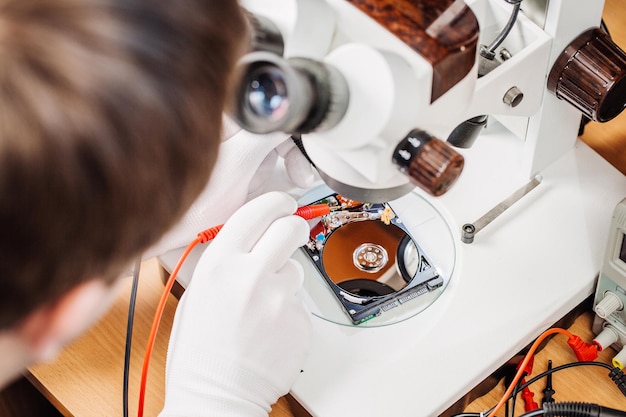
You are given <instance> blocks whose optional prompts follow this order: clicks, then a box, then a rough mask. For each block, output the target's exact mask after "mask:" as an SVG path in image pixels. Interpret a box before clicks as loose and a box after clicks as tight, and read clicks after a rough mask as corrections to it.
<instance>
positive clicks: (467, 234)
mask: <svg viewBox="0 0 626 417" xmlns="http://www.w3.org/2000/svg"><path fill="white" fill-rule="evenodd" d="M541 180H542V177H541V175H536V176H535V177H534V178H533V179H532V180H530V181H529V182H528V184H526V185H524V186H523V187H521V188H520V189H519V190H517V191H515V192H514V193H513V194H511V195H510V196H509V197H507V198H506V199H504V200H503V201H502V202H501V203H499V204H498V205H497V206H495V207H494V208H492V209H491V210H489V211H488V212H487V213H485V214H483V215H482V217H481V218H479V219H478V220H476V221H475V222H474V223H465V224H464V225H463V227H462V228H461V241H462V242H463V243H472V242H473V241H474V237H475V236H476V233H478V232H480V231H481V230H482V229H483V228H484V227H485V226H487V225H488V224H489V223H491V222H492V221H493V220H495V219H496V218H497V217H498V216H499V215H501V214H502V213H504V211H505V210H506V209H508V208H509V207H511V206H512V205H513V204H515V202H517V201H518V200H519V199H520V198H522V197H524V196H525V195H526V194H528V193H529V192H530V191H531V190H533V189H534V188H535V187H536V186H538V185H539V184H541Z"/></svg>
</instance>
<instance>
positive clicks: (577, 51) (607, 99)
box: [548, 28, 626, 122]
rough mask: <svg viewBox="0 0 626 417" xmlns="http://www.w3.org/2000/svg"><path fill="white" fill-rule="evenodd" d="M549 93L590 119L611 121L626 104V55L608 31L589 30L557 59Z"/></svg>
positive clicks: (549, 82)
mask: <svg viewBox="0 0 626 417" xmlns="http://www.w3.org/2000/svg"><path fill="white" fill-rule="evenodd" d="M548 90H549V91H551V92H552V93H554V94H555V95H556V96H557V97H558V98H559V99H562V100H565V101H567V102H569V103H570V104H571V105H573V106H574V107H576V108H577V109H578V110H580V111H581V112H583V114H584V115H585V116H587V117H588V118H589V119H591V120H594V121H597V122H607V121H609V120H611V119H613V118H614V117H615V116H617V115H618V114H620V112H621V111H622V110H623V109H624V105H625V103H626V54H625V53H624V51H622V50H621V49H620V48H619V47H618V46H617V45H615V43H613V41H612V40H611V38H610V37H609V36H608V34H607V33H606V32H604V31H602V30H600V29H598V28H593V29H589V30H587V31H585V32H584V33H582V34H581V35H579V36H578V37H577V38H576V39H574V40H573V41H572V42H571V43H570V44H569V45H568V46H567V48H565V50H564V51H563V52H562V53H561V55H559V57H558V58H557V59H556V61H555V63H554V65H553V66H552V69H551V70H550V74H549V76H548Z"/></svg>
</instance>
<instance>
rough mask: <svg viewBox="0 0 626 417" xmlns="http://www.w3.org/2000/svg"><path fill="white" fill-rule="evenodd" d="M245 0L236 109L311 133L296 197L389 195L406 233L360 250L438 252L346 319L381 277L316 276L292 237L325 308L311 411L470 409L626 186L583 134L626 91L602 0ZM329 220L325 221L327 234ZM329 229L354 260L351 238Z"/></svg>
mask: <svg viewBox="0 0 626 417" xmlns="http://www.w3.org/2000/svg"><path fill="white" fill-rule="evenodd" d="M242 5H243V6H244V7H245V8H246V9H247V11H248V12H249V13H250V22H251V25H252V28H253V30H252V33H254V34H255V37H254V40H253V42H252V44H253V47H252V50H251V52H250V53H249V54H248V55H246V56H245V57H244V58H243V59H242V60H241V62H240V65H239V71H240V73H239V77H240V84H239V87H238V90H237V96H236V99H235V100H234V103H235V105H234V107H233V109H232V112H231V113H232V116H233V117H234V118H235V119H236V121H237V122H238V123H239V124H240V125H241V126H242V127H243V128H244V129H245V130H248V131H250V132H252V133H254V134H264V133H269V132H277V131H280V132H285V134H286V137H289V136H290V135H292V136H293V137H294V139H295V140H297V141H298V142H299V144H300V145H301V146H302V148H303V150H304V151H305V152H306V154H307V155H308V157H309V158H310V160H311V161H312V163H313V164H314V165H315V167H316V168H317V170H318V172H319V174H320V178H321V179H322V180H323V182H324V183H325V185H320V186H319V187H315V188H314V189H313V190H306V191H303V190H298V192H299V193H300V195H298V197H299V198H300V201H301V202H303V203H304V204H307V203H312V202H316V201H325V202H328V201H330V200H329V197H330V199H331V200H332V201H333V202H334V203H333V204H335V203H337V200H336V199H337V198H338V199H339V203H337V204H339V205H341V201H343V200H341V199H345V200H349V201H353V200H356V201H360V202H365V203H368V204H367V205H366V207H367V210H362V211H358V213H359V215H361V214H363V213H364V212H366V211H367V213H368V215H369V214H372V213H373V214H374V215H377V213H379V212H376V210H377V209H376V205H375V204H373V205H369V203H381V204H383V208H387V207H389V208H391V209H392V211H393V212H394V214H395V215H396V216H397V217H396V219H398V220H397V222H396V226H398V227H401V228H402V230H403V232H404V233H406V234H407V235H409V236H410V238H411V239H410V240H411V241H412V242H413V245H412V246H411V245H410V244H409V247H408V249H407V247H406V246H403V249H402V251H403V252H401V251H400V250H395V249H394V251H395V252H394V251H391V252H394V253H392V254H391V255H388V254H385V255H386V256H387V257H384V256H382V255H380V256H378V257H377V256H374V255H372V253H371V252H368V253H367V255H368V256H369V255H371V256H372V260H373V261H375V260H376V259H384V262H388V261H389V259H391V258H393V257H394V256H395V258H396V261H398V259H400V258H403V257H406V256H408V257H411V256H412V257H413V258H416V257H417V258H418V260H419V261H420V262H422V261H423V262H426V264H425V265H426V266H419V267H418V266H413V267H412V268H414V269H412V270H411V272H410V273H409V275H410V277H409V279H405V283H404V284H403V285H404V287H402V288H401V289H399V290H394V291H395V292H392V294H391V295H390V297H391V298H385V303H382V304H381V303H379V305H378V307H377V308H376V309H373V310H372V309H369V310H367V311H368V315H367V316H366V317H365V319H363V320H361V319H362V318H363V317H361V316H358V317H359V318H358V319H357V320H354V316H351V315H350V311H351V309H352V310H354V309H353V307H354V306H356V307H355V308H356V310H358V309H359V308H360V307H362V306H364V305H367V304H368V303H369V302H370V301H371V300H376V299H377V297H382V295H380V294H378V293H376V291H377V290H376V289H371V292H370V289H369V287H367V288H365V287H359V288H357V289H354V287H350V288H348V287H344V286H341V284H338V285H334V283H333V282H332V281H333V280H331V281H329V280H328V279H323V277H322V275H323V273H322V272H323V271H324V262H325V260H324V258H323V256H321V253H322V252H321V251H318V252H319V253H318V255H320V256H321V261H320V257H318V261H320V262H321V265H322V267H321V269H320V267H316V265H315V254H313V256H309V255H311V254H310V253H309V254H307V253H306V252H305V251H302V253H298V254H296V255H295V256H296V258H297V259H298V260H299V261H301V262H302V263H303V265H304V266H305V269H306V271H307V272H306V275H307V276H306V280H305V288H306V294H305V298H306V302H307V303H308V304H309V306H310V307H311V310H312V312H313V314H314V316H315V317H314V319H313V324H314V346H313V352H312V354H311V356H310V359H309V362H308V364H307V366H306V367H305V368H304V370H303V372H302V374H301V376H300V378H299V379H298V381H297V383H296V385H295V386H294V387H293V390H292V392H291V395H292V397H293V398H294V399H295V400H296V401H297V402H298V403H299V404H300V405H301V406H302V411H303V412H304V413H308V414H310V415H313V416H319V417H334V416H342V417H343V416H354V415H360V416H437V415H450V414H451V413H453V412H458V411H461V410H462V409H463V407H464V405H465V403H467V402H469V401H470V400H471V399H472V397H471V395H468V393H470V392H473V390H474V389H475V388H476V387H480V386H481V384H483V381H484V380H485V379H486V378H488V377H489V376H490V375H491V374H492V373H494V372H495V371H496V370H497V369H498V368H499V367H500V366H502V365H503V364H504V363H506V362H507V361H508V360H509V359H511V358H512V357H513V356H515V355H516V354H518V352H520V351H521V350H522V349H523V348H524V347H525V346H527V345H528V344H529V343H530V342H532V340H533V339H534V338H536V337H537V336H538V335H539V334H540V333H541V332H542V331H544V330H545V329H546V328H548V327H550V326H552V325H554V324H555V323H556V322H558V321H559V320H560V319H562V318H563V317H565V316H567V315H568V314H569V313H570V312H571V311H572V310H574V309H575V308H576V307H577V306H578V305H579V304H580V303H581V302H583V301H584V300H585V299H587V298H588V297H589V296H590V295H591V294H592V293H593V290H594V280H595V278H596V276H597V274H598V271H599V269H600V263H601V261H602V251H603V248H604V243H605V242H606V239H607V234H608V221H609V219H610V218H611V213H612V210H613V208H614V207H615V205H616V204H617V203H618V202H619V201H620V200H621V199H622V198H623V197H624V193H625V190H626V179H625V178H624V176H623V175H622V174H621V173H620V172H618V171H617V170H616V169H615V168H613V167H612V166H610V165H609V164H608V163H607V162H606V161H605V160H603V159H602V158H601V157H600V156H598V155H597V154H596V153H595V152H594V151H592V150H591V149H589V148H588V147H587V146H586V145H585V144H583V143H581V142H579V141H578V139H577V136H578V130H579V127H580V123H581V115H584V116H585V117H588V118H590V119H592V120H597V121H607V120H610V119H611V118H613V117H614V116H616V115H617V114H618V113H619V112H620V111H621V110H622V109H623V107H624V102H626V83H624V79H625V77H626V56H625V55H624V53H623V52H622V51H621V50H619V48H617V47H616V46H615V45H614V44H612V42H611V41H610V39H609V38H608V36H607V35H606V34H605V33H604V32H602V31H601V30H599V29H598V26H599V25H600V22H601V14H602V10H603V2H602V1H585V0H523V1H522V0H467V1H465V2H464V1H462V0H421V1H408V0H244V1H243V2H242ZM451 145H452V146H451ZM529 181H530V182H529ZM520 187H522V188H520ZM531 189H532V191H530V190H531ZM516 190H517V191H516ZM333 199H334V200H333ZM518 200H519V201H518ZM492 208H494V210H492ZM368 210H369V211H368ZM344 214H345V213H344ZM314 227H315V225H313V228H314ZM472 228H473V229H472ZM341 230H347V228H344V227H340V228H338V229H337V231H341ZM333 233H336V231H335V232H333ZM312 236H313V233H312ZM332 236H333V234H326V235H325V236H324V235H322V239H325V238H326V239H328V240H326V241H325V243H326V245H327V246H326V247H325V250H328V249H330V248H329V245H330V244H331V238H332ZM332 239H334V238H332ZM359 239H361V241H362V242H361V243H366V244H369V243H370V242H369V240H370V239H369V238H361V237H359V238H357V241H358V240H359ZM383 246H384V245H383ZM334 247H336V248H339V249H336V250H338V251H340V250H344V249H345V250H346V251H347V252H348V253H349V255H350V256H352V253H353V252H354V256H355V258H354V262H355V265H356V264H357V261H356V259H357V258H356V250H354V248H352V247H347V246H346V245H345V244H343V243H342V244H335V245H334ZM346 247H347V249H346ZM359 247H360V249H363V248H362V247H361V246H360V245H359ZM377 247H378V246H376V245H373V246H371V247H369V248H368V249H367V250H369V251H374V253H375V254H376V255H378V254H379V252H377V251H378V249H377ZM383 249H384V248H383ZM329 252H331V251H329ZM416 253H417V254H418V255H415V254H416ZM420 254H421V255H423V256H419V255H420ZM162 262H163V263H164V265H165V267H167V266H168V261H167V259H165V258H163V259H162ZM351 262H352V258H350V260H348V261H347V263H351ZM396 263H397V262H396ZM420 265H423V264H420ZM357 266H358V265H357ZM368 268H369V270H367V271H365V272H364V275H367V274H368V273H370V272H371V271H372V270H373V268H372V267H370V266H368ZM362 269H363V268H362ZM392 269H393V268H392ZM409 269H410V268H409ZM416 271H417V272H416ZM424 271H427V272H428V274H426V272H424ZM418 272H420V273H422V272H423V273H424V274H426V275H424V276H421V275H419V273H418ZM416 276H421V278H420V280H419V282H417V283H414V282H413V281H412V280H415V279H416V278H415V277H416ZM326 278H328V277H326ZM368 285H369V284H368ZM335 287H336V288H335ZM351 288H352V289H351ZM340 301H342V302H340ZM346 306H348V307H346ZM351 306H352V307H351ZM346 313H348V314H346Z"/></svg>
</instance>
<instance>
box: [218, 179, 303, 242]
mask: <svg viewBox="0 0 626 417" xmlns="http://www.w3.org/2000/svg"><path fill="white" fill-rule="evenodd" d="M296 209H297V204H296V201H295V200H294V199H293V198H292V197H291V196H289V195H288V194H286V193H282V192H278V191H273V192H269V193H266V194H263V195H261V196H259V197H257V198H255V199H254V200H251V201H249V202H248V203H246V204H244V205H243V206H242V207H241V208H240V209H239V210H237V211H236V212H235V213H234V214H233V215H232V216H231V217H230V219H228V221H227V222H226V223H225V224H224V227H223V228H222V230H221V231H220V233H219V234H218V235H217V237H216V238H215V240H214V241H213V243H212V244H211V246H212V247H213V249H214V250H216V251H217V250H219V249H220V248H227V249H228V250H238V251H240V252H246V253H247V252H250V251H251V250H252V248H253V247H255V245H256V244H257V242H258V241H259V239H260V238H261V237H262V236H263V235H264V234H265V232H266V231H267V229H268V228H269V227H270V225H271V224H272V223H274V221H275V220H276V219H279V218H281V217H285V216H289V215H291V214H293V213H295V211H296Z"/></svg>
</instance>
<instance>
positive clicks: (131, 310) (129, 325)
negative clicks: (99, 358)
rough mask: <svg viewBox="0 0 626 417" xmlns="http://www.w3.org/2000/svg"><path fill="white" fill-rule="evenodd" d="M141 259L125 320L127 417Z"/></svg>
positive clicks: (124, 413)
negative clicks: (131, 351) (131, 349)
mask: <svg viewBox="0 0 626 417" xmlns="http://www.w3.org/2000/svg"><path fill="white" fill-rule="evenodd" d="M140 268H141V260H138V261H137V263H136V264H135V268H134V269H133V286H132V288H131V290H130V301H129V302H128V320H127V322H126V346H125V348H124V381H123V383H122V411H123V416H124V417H128V380H129V376H130V348H131V344H132V341H133V322H134V321H135V304H136V300H137V286H138V284H139V269H140Z"/></svg>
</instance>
